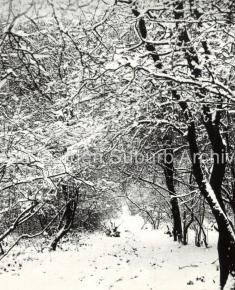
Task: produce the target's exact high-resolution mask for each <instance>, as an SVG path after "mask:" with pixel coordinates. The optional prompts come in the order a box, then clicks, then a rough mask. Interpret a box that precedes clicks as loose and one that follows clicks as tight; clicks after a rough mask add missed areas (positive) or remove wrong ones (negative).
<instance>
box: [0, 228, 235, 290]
mask: <svg viewBox="0 0 235 290" xmlns="http://www.w3.org/2000/svg"><path fill="white" fill-rule="evenodd" d="M209 244H210V247H209V248H208V249H206V248H205V247H200V248H198V247H195V246H194V245H187V246H182V245H180V244H178V243H177V242H173V241H172V238H170V237H169V236H167V235H166V234H164V233H163V231H161V230H156V231H151V230H137V228H135V229H132V231H131V229H129V230H127V229H126V230H124V229H123V230H122V232H121V237H119V238H115V237H107V236H106V235H104V234H102V233H93V234H86V235H82V236H81V238H80V240H79V242H78V243H77V244H76V245H75V244H72V243H71V244H68V243H64V244H63V246H62V248H63V249H62V248H58V250H57V251H56V252H48V251H46V252H42V253H37V254H35V249H34V254H33V255H32V251H33V249H31V248H28V249H24V251H23V250H22V248H21V250H19V249H18V251H19V252H18V253H17V252H16V251H17V250H15V251H14V256H12V255H10V256H9V257H6V258H5V259H4V260H3V261H1V263H2V265H1V266H0V285H1V286H0V287H1V289H4V290H37V289H38V290H39V289H40V290H78V289H79V290H108V289H112V290H132V289H133V290H151V289H152V290H184V289H185V290H214V289H219V287H218V284H219V282H218V280H219V271H218V261H217V251H216V237H215V236H213V235H212V236H211V237H210V236H209ZM35 247H36V246H35ZM16 256H17V258H16ZM13 264H14V265H13ZM232 284H234V281H232V280H230V281H229V282H228V284H227V288H226V289H235V288H232ZM233 287H234V286H233Z"/></svg>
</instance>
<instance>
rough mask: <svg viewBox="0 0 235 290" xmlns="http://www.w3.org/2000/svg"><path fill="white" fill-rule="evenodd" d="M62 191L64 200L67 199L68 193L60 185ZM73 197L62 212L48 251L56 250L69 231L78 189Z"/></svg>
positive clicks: (64, 186)
mask: <svg viewBox="0 0 235 290" xmlns="http://www.w3.org/2000/svg"><path fill="white" fill-rule="evenodd" d="M62 191H63V194H64V197H65V199H68V197H69V196H68V195H69V194H68V192H67V186H66V185H62ZM73 194H74V195H75V197H74V198H71V199H70V200H69V201H68V202H67V203H66V205H65V210H64V212H63V215H62V217H61V219H60V223H59V226H58V232H57V233H56V235H55V237H54V239H53V241H52V242H51V244H50V246H49V249H50V250H52V251H55V250H56V247H57V244H58V243H59V241H60V240H61V239H62V238H63V237H64V236H65V235H66V234H67V233H68V232H69V231H70V229H71V227H72V225H73V221H74V216H75V212H76V208H77V203H78V189H76V190H75V192H74V193H73Z"/></svg>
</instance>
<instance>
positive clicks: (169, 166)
mask: <svg viewBox="0 0 235 290" xmlns="http://www.w3.org/2000/svg"><path fill="white" fill-rule="evenodd" d="M164 159H165V160H164V174H165V179H166V186H167V189H168V190H169V193H170V197H171V199H170V203H171V212H172V218H173V237H174V241H179V242H181V241H182V222H181V215H180V209H179V203H178V199H177V197H176V193H175V186H174V166H173V150H172V149H171V148H168V149H166V150H165V157H164Z"/></svg>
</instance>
